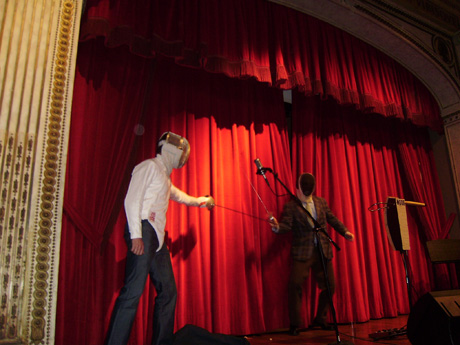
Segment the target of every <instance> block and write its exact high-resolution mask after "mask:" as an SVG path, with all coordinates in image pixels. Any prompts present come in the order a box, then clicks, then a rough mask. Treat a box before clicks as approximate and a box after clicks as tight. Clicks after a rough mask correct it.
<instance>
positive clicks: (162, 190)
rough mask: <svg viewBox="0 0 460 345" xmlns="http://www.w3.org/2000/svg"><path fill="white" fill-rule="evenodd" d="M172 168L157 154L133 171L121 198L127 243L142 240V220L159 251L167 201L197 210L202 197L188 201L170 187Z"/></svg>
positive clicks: (191, 198) (190, 197)
mask: <svg viewBox="0 0 460 345" xmlns="http://www.w3.org/2000/svg"><path fill="white" fill-rule="evenodd" d="M171 171H172V166H171V163H170V160H169V159H168V157H163V156H162V155H161V154H158V155H157V156H156V157H155V158H151V159H147V160H145V161H143V162H141V163H139V164H138V165H136V167H135V168H134V170H133V172H132V176H131V182H130V183H129V188H128V192H127V194H126V197H125V213H126V218H127V221H128V226H129V232H130V235H131V239H134V238H142V224H141V222H142V220H143V219H147V220H148V221H149V223H150V224H151V225H152V226H153V228H154V229H155V231H156V233H157V236H158V242H159V247H158V250H160V249H161V247H162V246H163V243H164V237H165V226H166V211H167V210H168V205H169V199H171V200H174V201H177V202H179V203H182V204H186V205H188V206H200V204H201V203H202V202H203V201H206V198H205V197H199V198H195V197H192V196H190V195H188V194H186V193H184V192H183V191H181V190H180V189H178V188H177V187H175V186H174V185H173V184H172V183H171V178H170V175H171Z"/></svg>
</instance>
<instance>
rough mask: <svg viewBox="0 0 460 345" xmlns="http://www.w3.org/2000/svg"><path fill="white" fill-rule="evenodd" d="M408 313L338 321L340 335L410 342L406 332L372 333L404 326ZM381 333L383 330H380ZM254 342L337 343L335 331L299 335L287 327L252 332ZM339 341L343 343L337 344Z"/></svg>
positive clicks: (392, 344) (348, 339) (362, 341)
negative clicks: (290, 332) (256, 332)
mask: <svg viewBox="0 0 460 345" xmlns="http://www.w3.org/2000/svg"><path fill="white" fill-rule="evenodd" d="M407 318H408V315H401V316H398V317H396V318H385V319H380V320H371V321H368V322H364V323H353V324H339V326H338V328H339V337H340V341H341V343H345V344H354V345H369V344H382V345H410V344H411V343H410V341H409V339H408V338H407V334H405V332H398V333H404V334H399V335H397V336H393V337H390V338H379V339H375V338H372V337H370V336H369V334H375V333H377V332H379V331H383V330H390V331H391V330H400V329H405V327H406V325H407ZM379 334H382V333H379ZM246 338H247V340H248V341H249V343H250V344H251V345H285V344H305V345H307V344H308V345H317V344H321V345H328V344H334V345H335V344H337V336H336V333H335V331H323V330H319V329H314V330H309V329H305V330H301V332H300V334H299V335H298V336H292V335H289V334H288V333H287V330H280V331H277V332H273V333H264V334H258V335H250V336H247V337H246ZM338 344H340V343H338Z"/></svg>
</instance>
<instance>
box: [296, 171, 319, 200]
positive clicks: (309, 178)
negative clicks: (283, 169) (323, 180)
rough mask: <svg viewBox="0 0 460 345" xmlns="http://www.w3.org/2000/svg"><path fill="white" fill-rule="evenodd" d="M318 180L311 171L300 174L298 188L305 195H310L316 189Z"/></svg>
mask: <svg viewBox="0 0 460 345" xmlns="http://www.w3.org/2000/svg"><path fill="white" fill-rule="evenodd" d="M315 185H316V180H315V177H314V176H313V175H312V174H310V173H304V174H301V175H300V176H299V180H298V189H299V190H300V191H301V192H302V194H303V195H305V196H310V195H312V194H313V192H314V191H315Z"/></svg>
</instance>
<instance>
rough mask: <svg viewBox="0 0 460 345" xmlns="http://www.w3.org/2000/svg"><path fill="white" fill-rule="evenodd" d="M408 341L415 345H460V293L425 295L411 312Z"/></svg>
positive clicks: (443, 292)
mask: <svg viewBox="0 0 460 345" xmlns="http://www.w3.org/2000/svg"><path fill="white" fill-rule="evenodd" d="M407 337H408V338H409V340H410V342H411V343H412V344H413V345H434V344H436V345H460V290H446V291H432V292H429V293H427V294H425V295H423V296H422V297H421V298H420V299H419V300H418V301H417V302H416V303H415V304H414V306H413V307H412V309H411V312H410V315H409V318H408V320H407Z"/></svg>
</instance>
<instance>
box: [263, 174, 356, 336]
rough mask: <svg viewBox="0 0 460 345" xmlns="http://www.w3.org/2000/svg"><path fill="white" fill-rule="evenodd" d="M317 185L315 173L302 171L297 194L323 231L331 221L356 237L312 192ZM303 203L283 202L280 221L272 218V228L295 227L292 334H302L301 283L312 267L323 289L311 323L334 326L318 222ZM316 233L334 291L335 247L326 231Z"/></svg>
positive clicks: (349, 236) (343, 232)
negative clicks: (284, 203)
mask: <svg viewBox="0 0 460 345" xmlns="http://www.w3.org/2000/svg"><path fill="white" fill-rule="evenodd" d="M315 185H316V181H315V177H314V176H313V175H312V174H309V173H303V174H301V175H300V176H299V179H298V183H297V197H298V199H299V200H300V202H301V203H302V207H303V208H304V209H305V210H307V211H308V212H309V213H310V214H311V216H312V217H313V218H314V219H315V220H316V222H317V223H318V224H319V226H321V228H323V229H324V231H327V229H326V226H327V224H329V225H331V226H332V228H334V230H336V231H337V232H339V233H340V234H341V235H342V236H343V237H345V238H346V239H347V240H349V241H353V240H354V235H353V234H352V233H351V232H350V231H348V229H347V228H346V227H345V225H344V224H343V223H342V222H341V221H340V220H339V219H337V217H336V216H335V215H334V214H333V213H332V211H331V210H330V208H329V206H328V204H327V202H326V200H325V199H324V198H320V197H317V196H313V192H314V190H315ZM302 207H301V206H300V204H299V202H298V201H296V200H290V201H289V202H287V203H286V205H285V206H284V209H283V213H282V216H281V221H280V222H279V223H278V221H277V220H276V218H271V220H270V224H271V226H272V230H273V232H275V233H277V234H280V233H286V232H289V231H292V248H291V256H292V268H291V274H290V277H289V285H288V308H289V321H290V328H289V333H290V334H291V335H298V334H299V331H298V328H299V326H300V325H301V322H302V320H301V316H300V309H301V302H302V286H303V283H304V282H305V280H306V279H307V278H308V276H309V274H310V269H311V270H312V271H313V274H314V276H315V278H316V282H317V284H318V287H319V288H320V290H321V293H320V295H319V300H318V309H317V312H316V316H315V318H314V320H313V324H312V327H320V328H322V329H325V330H333V329H334V327H333V326H331V325H329V324H328V323H327V322H326V318H327V313H328V310H329V308H330V303H329V296H328V291H327V285H326V277H325V272H324V270H323V266H322V263H321V258H320V255H319V251H318V247H317V245H316V242H317V236H316V232H317V231H316V230H315V223H314V222H313V220H312V219H311V218H310V217H309V216H308V214H307V212H305V210H302ZM317 233H318V236H319V239H320V241H321V245H322V249H323V252H324V257H325V260H326V269H327V277H328V282H329V287H330V291H331V295H332V294H334V291H335V279H334V269H333V266H332V261H331V260H332V247H331V244H330V242H329V240H328V238H327V237H326V235H325V234H324V233H322V232H321V231H318V232H317Z"/></svg>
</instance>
